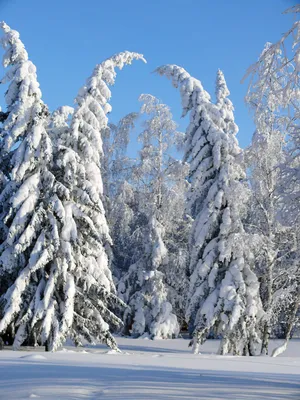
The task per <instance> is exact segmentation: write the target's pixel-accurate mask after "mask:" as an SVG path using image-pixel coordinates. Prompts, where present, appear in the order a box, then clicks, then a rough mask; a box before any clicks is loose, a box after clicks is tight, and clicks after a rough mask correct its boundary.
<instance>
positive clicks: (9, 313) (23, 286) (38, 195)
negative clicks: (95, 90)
mask: <svg viewBox="0 0 300 400" xmlns="http://www.w3.org/2000/svg"><path fill="white" fill-rule="evenodd" d="M1 28H2V30H3V31H4V36H3V38H2V39H1V44H2V46H3V47H4V49H5V50H6V53H5V55H4V59H3V60H4V62H3V64H4V67H9V70H8V72H7V74H6V76H5V77H4V78H3V79H2V80H1V83H9V87H8V90H7V92H6V96H5V99H6V103H7V113H6V118H5V120H4V122H3V126H2V129H1V138H2V139H1V157H2V160H4V159H5V160H6V162H5V168H4V169H3V172H4V174H5V175H6V179H7V182H6V185H5V187H4V189H3V190H2V192H1V195H0V207H1V220H2V221H4V224H5V227H6V232H5V237H4V239H3V240H2V243H1V247H0V277H1V300H0V304H1V307H0V318H1V320H0V333H4V332H5V331H7V330H11V333H12V336H14V335H15V336H16V337H15V345H16V346H18V344H19V343H20V342H22V341H24V340H26V339H27V338H29V337H32V335H33V334H34V331H33V330H31V329H29V326H28V323H27V322H28V320H30V318H31V317H32V309H33V304H34V303H35V304H37V303H38V302H39V300H40V294H41V292H42V290H43V289H44V286H45V280H46V274H47V272H46V267H47V265H48V263H49V262H50V261H51V259H52V257H53V254H54V251H55V249H56V248H57V243H56V237H55V228H54V226H53V224H52V222H53V221H52V220H51V209H50V203H51V195H52V193H53V183H54V177H53V175H52V174H51V172H50V171H49V165H50V162H51V157H52V144H51V141H50V138H49V136H48V134H47V131H46V128H47V124H48V117H49V112H48V109H47V107H46V106H45V104H44V103H43V102H42V101H41V92H40V89H39V84H38V82H37V78H36V68H35V66H34V65H33V64H32V63H31V62H30V61H29V60H28V55H27V52H26V50H25V48H24V45H23V43H22V42H21V41H20V39H19V34H18V32H16V31H13V30H11V29H10V28H9V27H8V26H7V25H6V24H5V23H1ZM2 167H3V164H2ZM15 331H16V333H15Z"/></svg>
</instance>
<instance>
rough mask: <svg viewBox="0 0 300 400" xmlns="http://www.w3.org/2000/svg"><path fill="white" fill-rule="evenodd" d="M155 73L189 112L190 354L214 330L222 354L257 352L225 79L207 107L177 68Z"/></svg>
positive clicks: (242, 195)
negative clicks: (171, 86) (168, 83)
mask: <svg viewBox="0 0 300 400" xmlns="http://www.w3.org/2000/svg"><path fill="white" fill-rule="evenodd" d="M158 72H159V73H160V74H162V75H167V76H169V77H172V79H173V84H174V85H175V86H180V88H181V96H182V102H183V107H184V113H186V111H188V110H191V113H190V124H189V126H188V128H187V133H186V149H185V158H186V160H187V161H189V163H190V173H189V180H190V183H191V186H190V189H189V193H188V207H189V210H190V213H191V215H192V217H193V218H194V223H193V227H192V231H191V238H190V253H191V260H190V273H191V277H190V290H189V296H188V307H187V313H186V314H187V319H188V320H189V321H190V323H191V325H192V328H193V332H194V333H193V336H194V338H193V347H194V352H195V353H197V352H198V351H199V345H200V344H202V343H203V342H204V341H205V340H206V337H207V336H208V335H209V333H212V332H214V333H215V334H219V335H221V336H222V341H221V346H220V350H219V351H220V354H226V353H229V352H233V353H234V354H240V355H242V354H255V353H256V351H257V349H256V347H257V345H259V338H258V337H257V329H256V328H257V318H258V317H259V316H260V314H261V304H260V300H259V284H258V281H257V278H256V275H255V274H254V273H253V271H252V268H251V264H252V263H253V257H252V253H251V246H252V241H253V237H250V236H248V235H247V234H246V233H245V231H244V228H243V224H242V222H241V217H242V214H243V210H244V206H245V204H246V202H247V197H248V194H247V192H248V190H247V187H246V186H245V185H244V183H243V180H244V177H245V173H244V170H243V168H242V166H241V163H240V160H239V157H240V155H241V149H240V148H239V146H238V143H237V140H236V137H235V135H236V133H237V131H238V128H237V126H236V124H235V123H234V118H233V106H232V103H231V102H230V100H228V98H227V96H228V95H229V91H228V89H227V86H226V82H225V79H224V76H223V74H222V73H221V71H219V72H218V76H217V88H216V99H217V101H216V104H212V103H211V102H210V99H209V96H208V95H207V93H206V92H205V91H204V90H203V88H202V85H201V84H200V85H199V83H198V82H199V81H197V80H195V79H193V78H191V77H190V76H189V75H188V74H187V73H186V72H185V71H184V70H183V69H182V68H179V67H177V66H165V67H162V68H159V69H158Z"/></svg>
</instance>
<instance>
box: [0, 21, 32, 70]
mask: <svg viewBox="0 0 300 400" xmlns="http://www.w3.org/2000/svg"><path fill="white" fill-rule="evenodd" d="M0 27H1V29H2V30H3V32H4V33H5V36H4V37H3V38H1V44H2V46H3V48H4V49H7V51H6V53H5V54H4V56H3V65H4V67H5V68H6V67H8V66H9V65H15V64H17V63H20V62H24V61H27V60H28V54H27V51H26V50H25V47H24V44H23V43H22V42H21V40H20V35H19V32H17V31H14V30H12V29H11V28H10V27H9V26H8V25H7V24H6V23H5V22H4V21H2V22H0Z"/></svg>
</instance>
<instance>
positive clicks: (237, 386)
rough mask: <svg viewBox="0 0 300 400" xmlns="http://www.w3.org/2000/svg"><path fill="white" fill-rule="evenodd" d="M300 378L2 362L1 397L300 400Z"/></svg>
mask: <svg viewBox="0 0 300 400" xmlns="http://www.w3.org/2000/svg"><path fill="white" fill-rule="evenodd" d="M299 394H300V382H299V375H292V374H289V375H288V374H286V375H285V374H265V373H245V372H224V371H213V370H199V371H198V370H188V369H180V368H158V367H145V366H142V365H141V366H139V365H133V366H132V367H128V366H124V367H121V366H120V367H116V366H115V365H111V364H101V365H97V366H95V365H92V366H89V365H86V366H82V365H79V366H75V365H61V364H55V363H54V361H53V362H51V360H45V361H44V362H41V363H37V362H28V361H26V362H20V359H15V360H12V359H7V360H6V361H5V360H3V361H2V363H1V365H0V398H1V399H2V398H3V399H7V398H9V399H20V398H22V399H25V398H30V397H42V398H43V399H55V398H63V399H70V398H71V399H81V398H85V399H100V398H101V399H111V400H115V399H122V400H137V399H140V400H147V399H153V398H155V399H156V400H166V399H180V400H182V399H187V400H188V399H199V398H204V399H230V400H232V399H239V400H242V399H260V400H262V399H273V400H282V399H294V400H296V399H299Z"/></svg>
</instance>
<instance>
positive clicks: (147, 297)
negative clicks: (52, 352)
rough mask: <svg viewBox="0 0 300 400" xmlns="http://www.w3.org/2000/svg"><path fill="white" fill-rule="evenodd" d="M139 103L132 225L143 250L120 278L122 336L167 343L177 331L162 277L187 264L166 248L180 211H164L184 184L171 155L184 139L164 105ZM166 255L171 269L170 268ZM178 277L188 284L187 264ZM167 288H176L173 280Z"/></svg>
mask: <svg viewBox="0 0 300 400" xmlns="http://www.w3.org/2000/svg"><path fill="white" fill-rule="evenodd" d="M140 100H141V101H143V105H142V108H141V113H143V114H148V115H149V116H150V118H149V119H148V120H146V121H145V125H144V126H145V129H144V131H143V132H142V133H141V134H140V136H139V139H140V140H141V142H142V150H141V152H140V157H141V161H140V163H139V164H138V165H137V166H136V168H135V171H134V174H135V180H136V182H135V185H134V186H135V190H136V193H137V197H138V202H137V203H138V213H137V214H138V215H137V216H136V218H137V219H138V220H139V223H138V224H133V226H134V227H135V226H137V225H138V231H139V235H137V237H138V241H137V243H138V246H137V247H138V249H139V250H140V249H142V251H140V256H139V259H137V261H136V262H135V263H134V264H133V265H131V266H130V268H129V270H128V272H127V273H126V274H125V275H124V276H123V278H122V279H121V281H120V283H119V293H120V295H121V296H122V297H123V298H124V300H125V301H126V302H127V303H128V304H129V306H130V310H128V311H127V312H126V313H125V318H124V320H125V332H126V333H128V332H131V334H132V335H133V336H141V335H142V334H144V333H147V334H150V336H151V337H152V338H156V337H163V338H166V337H172V336H176V335H177V334H178V331H179V326H178V322H177V319H176V316H175V315H174V314H173V313H172V306H171V304H170V303H169V302H168V301H167V296H168V287H167V285H166V278H165V276H166V275H167V274H168V273H171V272H170V271H169V268H171V267H172V268H175V267H177V264H178V263H176V261H175V258H177V261H178V260H180V257H182V258H183V259H185V260H186V258H184V257H183V256H182V253H181V252H180V249H182V243H180V244H179V246H178V247H179V248H176V249H174V248H171V246H170V249H171V250H172V254H170V253H169V249H168V248H167V247H166V243H165V241H166V242H167V241H169V242H170V243H171V240H172V237H171V236H172V234H174V230H175V229H176V228H175V227H174V225H173V226H172V228H171V225H172V222H173V224H174V221H175V219H176V217H177V221H178V220H179V219H180V216H181V221H183V222H182V224H184V220H183V209H181V210H178V208H177V209H176V208H175V207H174V208H173V209H172V208H169V207H168V205H170V202H171V200H169V201H168V199H170V198H171V197H173V199H174V197H175V198H176V197H177V196H180V194H178V195H177V193H176V188H179V187H180V184H179V182H184V167H185V166H184V165H182V163H180V162H178V161H177V160H175V159H174V158H172V157H171V156H170V150H171V149H172V147H174V145H176V143H177V142H178V140H179V139H180V138H181V137H182V135H181V134H180V133H178V132H177V131H176V124H175V123H174V122H173V121H172V115H171V113H170V110H169V108H168V107H167V106H166V105H164V104H161V103H160V102H159V101H158V100H157V99H156V98H155V97H153V96H151V95H142V96H141V97H140ZM181 189H182V188H181ZM174 204H175V201H174ZM174 212H177V213H178V214H177V216H176V217H175V216H174V214H172V213H174ZM180 213H181V214H180ZM171 220H172V222H171ZM177 228H179V225H178V226H177ZM171 229H173V231H172V233H171ZM167 238H168V240H167ZM170 256H171V257H172V264H169V257H170ZM182 264H183V263H182ZM182 264H181V265H182ZM174 273H175V272H174ZM178 273H179V277H178V281H179V279H180V278H181V284H182V287H183V286H184V282H185V281H186V267H185V265H182V269H181V270H179V271H178ZM170 281H171V279H170ZM178 281H177V282H178ZM171 283H172V284H173V285H176V283H175V282H173V281H172V282H171ZM174 292H175V290H174ZM174 292H173V294H174ZM176 296H177V295H176Z"/></svg>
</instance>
